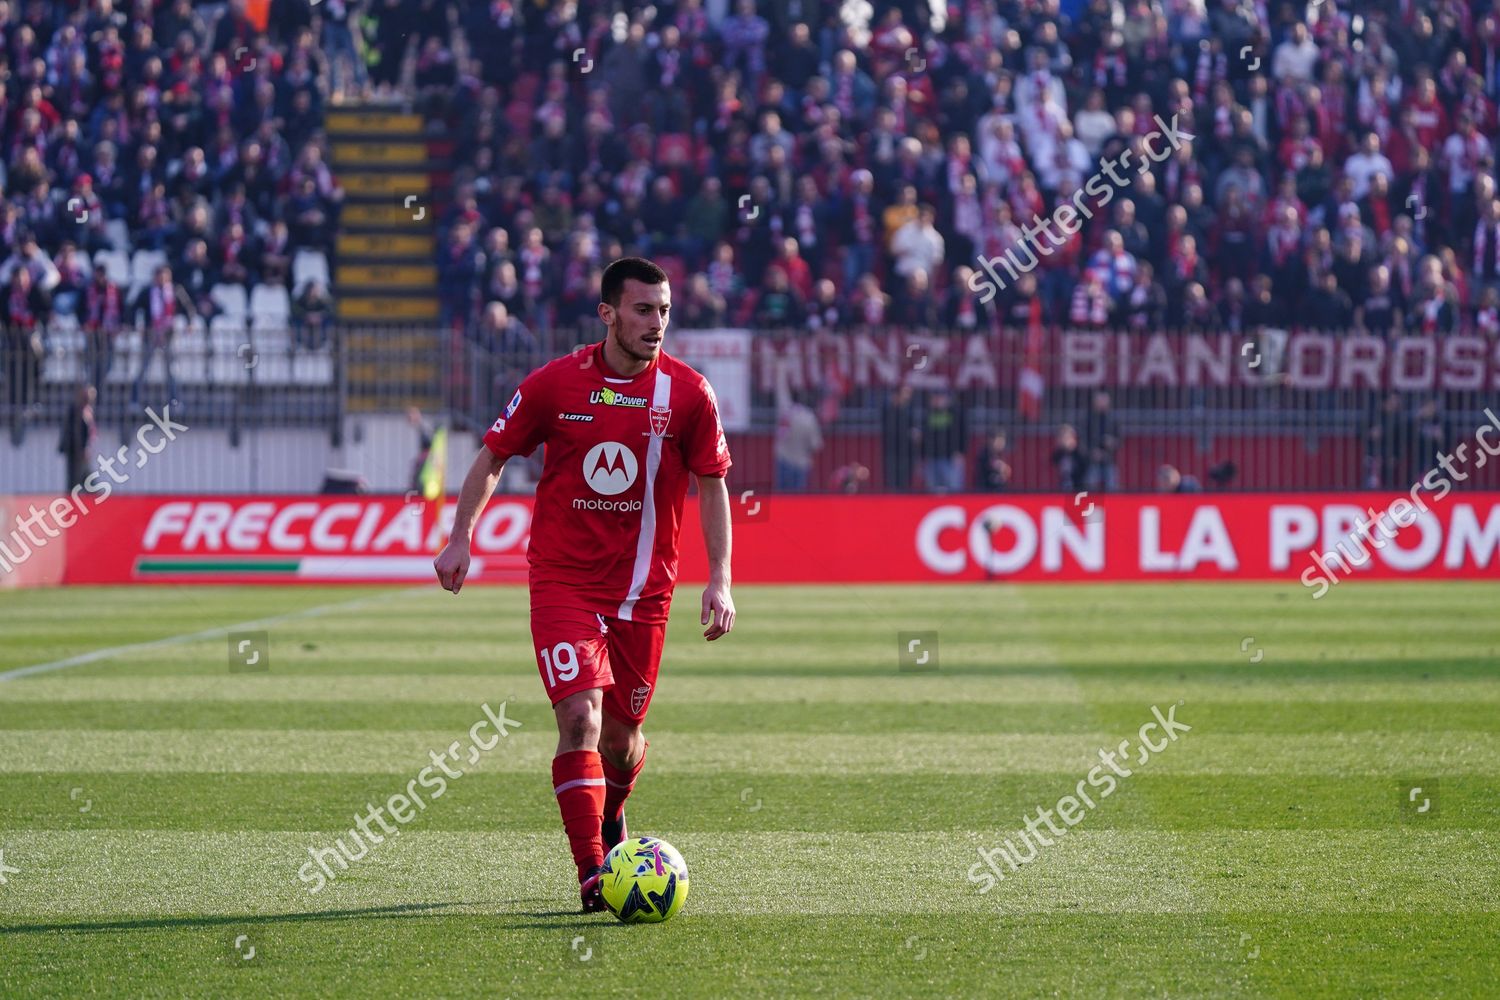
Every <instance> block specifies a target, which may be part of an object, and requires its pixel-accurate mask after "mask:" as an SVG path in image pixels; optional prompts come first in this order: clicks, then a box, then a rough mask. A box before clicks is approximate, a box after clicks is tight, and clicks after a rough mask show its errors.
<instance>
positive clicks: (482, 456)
mask: <svg viewBox="0 0 1500 1000" xmlns="http://www.w3.org/2000/svg"><path fill="white" fill-rule="evenodd" d="M504 468H505V458H504V457H502V456H500V455H496V454H495V453H494V452H493V451H490V449H489V447H488V446H481V447H480V449H479V454H478V455H475V456H474V464H473V465H471V466H469V474H468V475H467V476H465V477H464V485H463V488H462V489H461V490H459V491H458V510H457V511H456V512H455V513H454V515H453V532H452V533H451V534H450V535H449V536H448V544H447V545H444V546H443V551H441V552H439V553H438V556H437V558H436V559H434V560H433V561H432V568H433V569H435V570H436V571H437V578H438V583H440V584H442V585H443V589H444V590H451V591H453V592H454V593H455V594H456V593H458V590H459V588H460V587H462V586H463V585H464V577H466V576H468V575H469V540H470V539H471V538H472V537H473V535H474V522H475V521H477V520H479V512H480V511H482V510H484V505H485V504H487V503H489V502H490V497H491V496H493V495H494V493H495V486H496V485H498V484H499V482H500V470H502V469H504Z"/></svg>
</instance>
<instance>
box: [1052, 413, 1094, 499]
mask: <svg viewBox="0 0 1500 1000" xmlns="http://www.w3.org/2000/svg"><path fill="white" fill-rule="evenodd" d="M1087 466H1088V462H1087V460H1086V459H1085V457H1084V454H1083V452H1082V451H1080V450H1079V448H1078V432H1077V431H1076V430H1075V429H1074V428H1073V425H1072V424H1060V425H1059V426H1058V428H1057V438H1056V441H1055V443H1054V444H1053V446H1052V471H1053V472H1054V473H1055V474H1056V476H1057V489H1058V492H1060V493H1073V494H1076V493H1078V492H1079V491H1080V490H1082V489H1083V488H1084V487H1083V483H1084V471H1085V469H1086V468H1087Z"/></svg>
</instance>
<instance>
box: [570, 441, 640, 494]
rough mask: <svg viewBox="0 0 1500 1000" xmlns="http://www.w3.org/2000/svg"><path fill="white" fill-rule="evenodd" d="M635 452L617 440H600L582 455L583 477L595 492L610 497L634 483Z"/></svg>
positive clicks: (636, 467) (636, 465) (636, 469)
mask: <svg viewBox="0 0 1500 1000" xmlns="http://www.w3.org/2000/svg"><path fill="white" fill-rule="evenodd" d="M638 469H639V466H638V464H637V462H636V460H635V452H633V451H631V450H630V449H629V448H627V447H625V446H624V445H623V444H620V443H619V442H618V441H601V442H600V443H599V444H596V445H594V446H593V447H592V448H590V449H589V453H588V454H587V455H585V456H583V479H584V482H586V483H588V484H589V486H590V488H592V489H593V491H594V492H595V493H598V494H600V495H601V496H606V497H612V496H614V495H616V494H617V493H624V492H625V491H626V490H628V489H630V487H632V486H634V485H635V476H636V472H637V471H638Z"/></svg>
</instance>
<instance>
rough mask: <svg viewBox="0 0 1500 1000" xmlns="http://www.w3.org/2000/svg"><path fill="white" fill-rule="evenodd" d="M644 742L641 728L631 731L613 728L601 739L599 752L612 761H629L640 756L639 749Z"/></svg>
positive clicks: (636, 727)
mask: <svg viewBox="0 0 1500 1000" xmlns="http://www.w3.org/2000/svg"><path fill="white" fill-rule="evenodd" d="M642 742H643V737H642V736H641V729H640V727H639V726H635V727H633V728H630V729H620V728H617V727H614V726H611V727H610V728H609V729H608V730H606V731H605V732H604V734H603V735H602V736H600V737H599V752H600V753H602V754H604V756H606V757H608V758H609V759H610V760H629V759H631V758H634V757H637V756H639V753H638V752H637V748H638V747H639V746H640V745H641V743H642Z"/></svg>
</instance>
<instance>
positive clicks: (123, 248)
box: [104, 219, 130, 254]
mask: <svg viewBox="0 0 1500 1000" xmlns="http://www.w3.org/2000/svg"><path fill="white" fill-rule="evenodd" d="M104 235H105V237H106V238H107V239H108V240H109V245H110V246H112V247H114V248H115V250H116V251H117V252H119V253H123V254H128V253H130V229H129V227H127V226H126V225H125V220H124V219H110V220H109V221H108V222H106V223H105V224H104Z"/></svg>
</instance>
